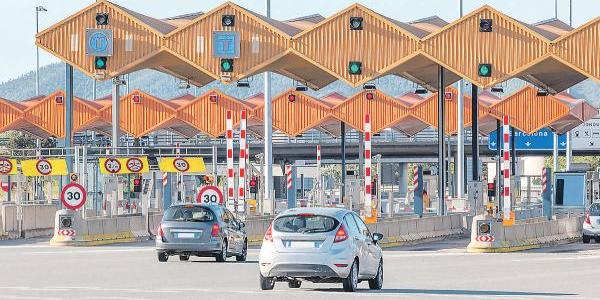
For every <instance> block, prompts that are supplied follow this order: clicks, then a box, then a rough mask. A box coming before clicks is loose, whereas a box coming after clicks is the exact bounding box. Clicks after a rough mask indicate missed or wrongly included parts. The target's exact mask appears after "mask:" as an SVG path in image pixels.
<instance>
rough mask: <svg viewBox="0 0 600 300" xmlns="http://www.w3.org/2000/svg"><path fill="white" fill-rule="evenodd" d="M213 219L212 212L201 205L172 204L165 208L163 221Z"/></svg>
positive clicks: (208, 220)
mask: <svg viewBox="0 0 600 300" xmlns="http://www.w3.org/2000/svg"><path fill="white" fill-rule="evenodd" d="M214 220H215V215H214V214H213V212H212V211H211V210H210V209H208V208H206V207H201V206H173V207H170V208H169V209H167V211H166V212H165V215H164V217H163V221H176V222H212V221H214Z"/></svg>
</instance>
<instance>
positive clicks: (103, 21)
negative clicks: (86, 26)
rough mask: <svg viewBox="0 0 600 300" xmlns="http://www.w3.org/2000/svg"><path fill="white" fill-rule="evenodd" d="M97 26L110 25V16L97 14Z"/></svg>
mask: <svg viewBox="0 0 600 300" xmlns="http://www.w3.org/2000/svg"><path fill="white" fill-rule="evenodd" d="M96 25H100V26H102V25H108V14H107V13H97V14H96Z"/></svg>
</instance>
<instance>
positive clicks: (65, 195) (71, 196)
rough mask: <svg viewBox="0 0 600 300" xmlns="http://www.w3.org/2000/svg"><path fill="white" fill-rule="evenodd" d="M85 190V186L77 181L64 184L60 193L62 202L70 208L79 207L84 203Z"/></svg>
mask: <svg viewBox="0 0 600 300" xmlns="http://www.w3.org/2000/svg"><path fill="white" fill-rule="evenodd" d="M86 199H87V192H86V191H85V188H84V187H83V186H81V185H80V184H78V183H75V182H71V183H69V184H67V185H65V186H64V187H63V189H62V192H61V193H60V201H61V202H62V204H63V205H64V206H65V207H66V208H68V209H72V210H76V209H79V208H80V207H82V206H83V205H84V204H85V200H86Z"/></svg>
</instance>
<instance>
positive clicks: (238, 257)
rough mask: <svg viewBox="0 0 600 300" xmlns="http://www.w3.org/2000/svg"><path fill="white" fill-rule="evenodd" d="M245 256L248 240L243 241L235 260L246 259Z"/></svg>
mask: <svg viewBox="0 0 600 300" xmlns="http://www.w3.org/2000/svg"><path fill="white" fill-rule="evenodd" d="M246 256H248V241H244V248H243V249H242V254H240V255H236V257H235V260H236V261H246Z"/></svg>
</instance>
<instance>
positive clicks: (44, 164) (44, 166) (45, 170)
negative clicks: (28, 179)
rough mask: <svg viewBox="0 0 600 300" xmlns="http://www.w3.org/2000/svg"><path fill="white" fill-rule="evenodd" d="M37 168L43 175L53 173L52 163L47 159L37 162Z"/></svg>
mask: <svg viewBox="0 0 600 300" xmlns="http://www.w3.org/2000/svg"><path fill="white" fill-rule="evenodd" d="M35 169H36V170H37V171H38V172H39V173H40V174H42V175H49V174H50V173H52V164H51V163H50V162H49V161H47V160H45V159H40V160H38V161H37V163H36V164H35Z"/></svg>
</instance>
